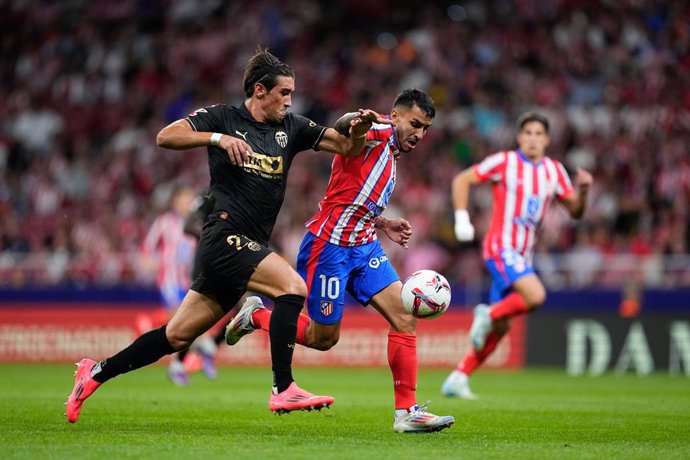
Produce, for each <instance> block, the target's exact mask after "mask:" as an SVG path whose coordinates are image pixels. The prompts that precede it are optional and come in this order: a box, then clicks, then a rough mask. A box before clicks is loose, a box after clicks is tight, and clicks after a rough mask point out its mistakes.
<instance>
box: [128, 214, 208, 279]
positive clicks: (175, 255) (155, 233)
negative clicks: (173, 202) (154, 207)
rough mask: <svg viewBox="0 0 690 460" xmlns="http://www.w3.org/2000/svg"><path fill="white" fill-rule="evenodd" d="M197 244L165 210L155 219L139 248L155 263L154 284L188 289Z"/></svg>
mask: <svg viewBox="0 0 690 460" xmlns="http://www.w3.org/2000/svg"><path fill="white" fill-rule="evenodd" d="M196 244H197V241H196V239H195V238H193V237H191V236H189V235H187V234H186V233H185V232H184V218H183V217H182V216H180V215H179V214H177V213H176V212H174V211H168V212H166V213H164V214H162V215H160V216H158V217H157V218H156V220H154V221H153V224H152V225H151V228H150V229H149V231H148V233H147V234H146V238H144V242H143V244H142V246H141V252H142V255H143V256H144V257H146V258H148V259H149V260H153V261H155V263H156V267H157V269H156V284H157V285H158V286H159V287H161V286H176V287H179V288H180V289H189V287H190V285H191V277H192V266H193V263H194V251H195V249H196Z"/></svg>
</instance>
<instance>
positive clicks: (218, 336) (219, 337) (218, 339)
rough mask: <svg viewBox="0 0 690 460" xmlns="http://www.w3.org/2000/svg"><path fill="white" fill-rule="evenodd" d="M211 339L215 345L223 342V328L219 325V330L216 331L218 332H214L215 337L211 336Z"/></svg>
mask: <svg viewBox="0 0 690 460" xmlns="http://www.w3.org/2000/svg"><path fill="white" fill-rule="evenodd" d="M213 341H214V342H215V343H216V345H220V344H221V343H224V342H225V328H224V327H221V328H220V330H219V331H218V334H216V336H215V337H213Z"/></svg>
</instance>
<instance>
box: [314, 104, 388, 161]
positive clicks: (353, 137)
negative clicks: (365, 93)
mask: <svg viewBox="0 0 690 460" xmlns="http://www.w3.org/2000/svg"><path fill="white" fill-rule="evenodd" d="M372 123H385V124H392V121H391V120H388V119H385V118H383V117H381V115H379V114H378V113H377V112H374V111H373V110H370V109H359V110H358V111H357V112H349V113H346V114H345V115H343V116H342V117H340V118H339V119H338V120H337V121H336V122H335V125H334V126H333V128H326V131H325V132H324V135H323V137H322V138H321V141H320V142H319V149H321V150H325V151H327V152H331V153H338V154H340V155H343V156H345V157H356V156H357V155H359V154H360V153H362V149H364V144H365V143H366V140H367V131H369V128H371V124H372Z"/></svg>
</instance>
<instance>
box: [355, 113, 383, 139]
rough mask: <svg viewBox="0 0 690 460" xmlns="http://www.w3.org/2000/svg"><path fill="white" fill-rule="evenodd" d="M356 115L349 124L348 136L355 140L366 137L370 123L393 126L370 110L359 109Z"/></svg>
mask: <svg viewBox="0 0 690 460" xmlns="http://www.w3.org/2000/svg"><path fill="white" fill-rule="evenodd" d="M358 113H359V115H357V116H356V117H355V118H353V119H352V121H351V122H350V136H352V137H355V138H357V137H363V136H366V134H367V131H369V128H371V124H372V123H384V124H387V125H392V124H393V122H392V121H391V120H389V119H387V118H383V117H382V116H381V115H379V113H378V112H375V111H373V110H371V109H359V111H358Z"/></svg>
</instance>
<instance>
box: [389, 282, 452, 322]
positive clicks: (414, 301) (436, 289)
mask: <svg viewBox="0 0 690 460" xmlns="http://www.w3.org/2000/svg"><path fill="white" fill-rule="evenodd" d="M401 297H402V304H403V307H404V308H405V310H407V311H409V312H410V313H412V316H416V317H417V318H424V319H432V318H436V317H438V316H441V315H442V314H443V313H444V312H445V311H446V310H448V307H449V306H450V284H448V280H447V279H446V278H444V277H443V275H441V274H440V273H437V272H435V271H433V270H419V271H417V272H414V273H413V274H412V275H410V276H409V277H408V278H407V279H406V280H405V282H404V283H403V287H402V294H401Z"/></svg>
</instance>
